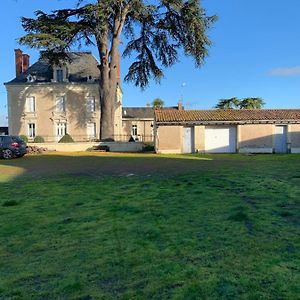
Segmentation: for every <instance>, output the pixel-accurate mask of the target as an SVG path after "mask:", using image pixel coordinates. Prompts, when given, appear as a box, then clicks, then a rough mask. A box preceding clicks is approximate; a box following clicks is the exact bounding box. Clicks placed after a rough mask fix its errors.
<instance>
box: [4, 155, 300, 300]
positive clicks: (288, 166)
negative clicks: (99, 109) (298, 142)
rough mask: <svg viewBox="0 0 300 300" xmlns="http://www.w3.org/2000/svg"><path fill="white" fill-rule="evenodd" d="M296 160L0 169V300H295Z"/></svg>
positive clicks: (169, 159)
mask: <svg viewBox="0 0 300 300" xmlns="http://www.w3.org/2000/svg"><path fill="white" fill-rule="evenodd" d="M299 283H300V155H257V156H242V155H210V156H208V155H206V156H201V155H198V156H197V155H194V156H192V155H186V156H181V155H174V156H158V155H124V156H123V155H113V154H111V155H110V154H105V155H92V154H86V155H85V154H78V155H69V156H66V155H64V156H63V155H43V156H27V157H24V159H15V160H12V161H3V160H1V161H0V299H5V300H6V299H85V300H88V299H293V300H294V299H299V295H300V284H299Z"/></svg>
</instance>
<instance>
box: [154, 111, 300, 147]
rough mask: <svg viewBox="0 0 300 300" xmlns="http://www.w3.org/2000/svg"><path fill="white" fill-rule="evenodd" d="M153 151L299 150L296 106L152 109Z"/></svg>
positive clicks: (299, 135)
mask: <svg viewBox="0 0 300 300" xmlns="http://www.w3.org/2000/svg"><path fill="white" fill-rule="evenodd" d="M154 131H155V149H156V152H157V153H194V152H202V153H236V152H241V153H300V109H224V110H223V109H214V110H156V111H155V122H154Z"/></svg>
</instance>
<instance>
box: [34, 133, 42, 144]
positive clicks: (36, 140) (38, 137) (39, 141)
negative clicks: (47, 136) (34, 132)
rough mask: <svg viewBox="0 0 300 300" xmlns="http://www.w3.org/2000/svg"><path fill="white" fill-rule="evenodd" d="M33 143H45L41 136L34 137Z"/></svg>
mask: <svg viewBox="0 0 300 300" xmlns="http://www.w3.org/2000/svg"><path fill="white" fill-rule="evenodd" d="M33 142H34V143H45V140H44V138H43V137H42V136H39V135H38V136H36V137H35V138H34V140H33Z"/></svg>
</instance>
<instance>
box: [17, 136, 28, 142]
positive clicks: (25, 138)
mask: <svg viewBox="0 0 300 300" xmlns="http://www.w3.org/2000/svg"><path fill="white" fill-rule="evenodd" d="M19 138H20V139H22V140H23V141H24V142H25V143H28V137H27V136H26V135H20V136H19Z"/></svg>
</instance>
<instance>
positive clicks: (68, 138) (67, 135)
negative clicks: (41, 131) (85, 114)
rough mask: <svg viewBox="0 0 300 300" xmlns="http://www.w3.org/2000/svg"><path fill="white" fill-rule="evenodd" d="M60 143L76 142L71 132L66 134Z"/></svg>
mask: <svg viewBox="0 0 300 300" xmlns="http://www.w3.org/2000/svg"><path fill="white" fill-rule="evenodd" d="M58 142H59V143H74V140H73V139H72V137H71V136H70V135H69V134H65V135H64V136H63V137H62V138H61V139H60V140H59V141H58Z"/></svg>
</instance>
